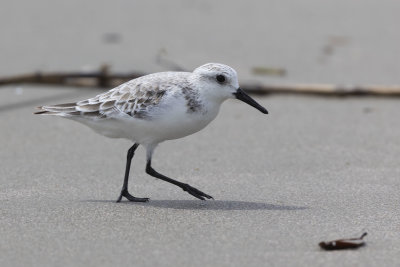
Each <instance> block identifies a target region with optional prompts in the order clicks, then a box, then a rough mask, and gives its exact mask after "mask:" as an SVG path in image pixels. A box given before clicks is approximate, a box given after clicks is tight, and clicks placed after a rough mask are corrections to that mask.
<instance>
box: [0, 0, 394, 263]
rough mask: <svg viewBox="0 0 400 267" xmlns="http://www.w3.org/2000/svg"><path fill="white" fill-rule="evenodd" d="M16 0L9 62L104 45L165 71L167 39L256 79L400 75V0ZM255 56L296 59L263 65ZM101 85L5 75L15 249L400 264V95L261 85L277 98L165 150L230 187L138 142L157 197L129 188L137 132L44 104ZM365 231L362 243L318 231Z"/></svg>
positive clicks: (72, 259)
mask: <svg viewBox="0 0 400 267" xmlns="http://www.w3.org/2000/svg"><path fill="white" fill-rule="evenodd" d="M2 6H3V7H5V8H1V9H0V25H1V26H0V27H1V33H2V39H1V40H2V41H1V42H0V55H1V58H2V63H1V64H0V74H1V76H4V75H8V74H18V73H23V72H30V71H33V70H45V71H58V70H90V69H96V68H97V67H98V66H99V64H101V63H109V64H110V65H112V67H113V69H114V70H116V71H131V70H140V71H145V72H155V71H161V70H165V69H167V67H166V66H163V65H160V64H159V63H157V61H156V57H157V54H159V53H160V51H162V50H164V51H167V57H168V58H170V59H172V60H174V61H175V62H177V63H178V64H180V65H181V66H183V67H185V68H187V69H192V68H194V67H197V66H198V65H200V64H203V63H205V62H208V61H214V62H223V63H227V64H230V65H232V66H233V67H235V68H236V69H237V70H238V72H239V78H240V80H241V81H244V82H245V81H258V82H271V83H283V82H332V83H363V84H364V83H378V84H392V83H393V84H394V83H399V69H400V66H399V65H400V63H399V62H400V59H399V55H400V53H399V52H400V51H399V50H400V45H399V44H400V39H399V38H400V37H399V34H398V29H397V25H399V22H400V21H399V20H400V19H399V17H398V16H397V13H398V8H399V2H398V1H362V2H361V1H351V2H349V1H324V3H322V2H321V1H302V2H301V3H300V2H298V1H266V2H262V3H261V2H257V1H246V2H243V3H232V2H230V1H221V2H214V1H201V2H200V1H193V2H189V3H187V2H186V1H169V2H168V3H167V2H164V1H159V2H154V1H149V2H147V3H146V4H145V3H141V4H134V3H131V2H128V1H113V2H104V3H99V2H97V1H88V2H85V3H81V2H80V1H68V3H63V4H61V3H57V4H56V3H54V2H53V1H35V2H28V1H25V2H17V1H5V2H4V3H3V4H2ZM110 34H111V35H113V36H114V37H113V38H114V40H111V42H110V40H108V41H106V39H107V37H105V36H107V35H108V36H110ZM115 36H117V37H115ZM113 38H111V39H113ZM324 51H325V52H324ZM254 66H265V67H283V68H286V69H287V70H288V75H287V76H285V77H281V78H276V77H275V78H273V77H259V76H254V75H252V73H251V68H252V67H254ZM99 92H101V91H99V90H94V89H77V88H65V87H63V88H62V87H51V86H28V85H12V86H5V87H2V88H1V90H0V122H1V138H0V147H1V149H0V159H1V168H0V184H1V186H0V237H1V238H0V265H1V266H67V265H68V266H71V265H74V266H111V265H112V266H121V265H129V266H267V265H268V266H357V265H358V266H377V265H381V266H398V265H399V262H400V259H399V252H400V251H399V250H400V241H399V240H400V234H399V219H400V215H399V212H398V209H399V189H400V183H399V180H398V179H399V173H400V169H399V156H400V155H399V151H400V142H399V136H400V127H399V126H398V118H397V114H398V113H399V110H400V106H399V103H398V99H388V98H372V97H366V98H322V97H305V96H304V97H303V96H291V95H281V96H270V97H264V98H261V97H258V98H257V100H258V101H260V102H261V103H262V104H263V105H264V106H265V107H266V108H267V109H268V110H269V111H270V114H269V115H267V116H265V115H263V114H261V113H259V112H258V111H257V110H255V109H253V108H251V107H249V106H247V105H245V104H243V103H241V102H238V101H233V100H232V101H227V102H226V103H225V104H224V105H223V107H222V110H221V112H220V115H219V116H218V117H217V119H216V120H215V121H214V122H213V123H212V124H211V125H210V126H209V127H208V128H206V129H205V130H203V131H201V132H199V133H197V134H195V135H192V136H189V137H187V138H184V139H180V140H176V141H170V142H166V143H163V144H161V145H160V147H159V148H158V149H157V151H156V154H155V158H154V167H155V168H156V170H158V171H160V172H161V173H164V174H166V175H169V176H170V177H174V178H176V179H178V180H181V181H185V182H188V183H189V184H191V185H193V186H195V187H198V188H199V189H201V190H203V191H204V192H206V193H208V194H210V195H212V196H214V198H215V199H216V200H215V201H206V202H202V201H199V200H196V199H193V198H192V197H191V196H190V195H188V194H186V193H185V192H183V191H182V190H181V189H179V188H176V187H174V186H172V185H169V184H167V183H164V182H162V181H158V180H156V179H154V178H152V177H150V176H148V175H146V174H145V173H144V165H145V159H144V151H143V149H139V150H138V152H137V153H136V156H135V158H134V161H133V171H132V175H131V186H130V189H131V192H132V193H133V194H135V195H137V196H143V197H150V198H151V201H150V202H149V203H146V204H134V203H128V202H124V203H120V204H116V203H114V201H115V200H116V198H117V197H118V193H119V190H120V187H121V184H122V179H123V177H122V176H123V171H124V166H125V153H126V150H127V149H128V148H129V146H130V145H131V144H130V142H128V141H123V140H112V139H107V138H105V137H102V136H99V135H96V134H95V133H93V132H92V131H91V130H90V129H88V128H86V127H83V126H81V125H79V124H77V123H74V122H71V121H68V120H63V119H60V118H49V117H46V118H43V117H39V116H33V115H31V113H32V111H33V107H35V106H38V105H42V104H48V103H62V102H69V101H76V100H80V99H85V98H88V97H91V96H93V95H95V94H97V93H99ZM363 231H367V232H368V233H369V235H368V236H367V237H366V241H367V244H368V245H367V246H366V247H364V248H362V249H360V250H357V251H340V252H323V251H321V250H320V249H319V247H318V245H317V244H318V242H320V241H322V240H329V239H336V238H340V237H352V236H357V235H359V234H361V233H362V232H363Z"/></svg>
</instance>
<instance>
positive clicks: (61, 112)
mask: <svg viewBox="0 0 400 267" xmlns="http://www.w3.org/2000/svg"><path fill="white" fill-rule="evenodd" d="M76 107H77V103H65V104H58V105H51V106H41V107H37V108H38V109H39V111H37V112H35V113H33V114H38V115H57V116H63V117H69V116H73V115H80V114H81V113H80V111H77V109H76Z"/></svg>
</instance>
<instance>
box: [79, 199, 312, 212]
mask: <svg viewBox="0 0 400 267" xmlns="http://www.w3.org/2000/svg"><path fill="white" fill-rule="evenodd" d="M85 202H107V203H110V202H115V201H112V200H86V201H85ZM115 204H116V205H121V204H122V205H123V204H125V205H136V206H141V207H155V208H162V209H177V210H304V209H307V208H308V207H301V206H287V205H276V204H269V203H262V202H251V201H235V200H208V201H201V200H150V201H149V202H144V203H143V202H129V201H122V202H120V203H115Z"/></svg>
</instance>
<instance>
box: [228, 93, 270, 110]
mask: <svg viewBox="0 0 400 267" xmlns="http://www.w3.org/2000/svg"><path fill="white" fill-rule="evenodd" d="M233 94H234V95H235V96H236V98H237V99H239V100H242V101H243V102H244V103H247V104H249V105H250V106H252V107H255V108H256V109H258V110H259V111H261V112H262V113H264V114H268V111H267V110H266V109H265V108H264V107H263V106H261V105H260V104H258V103H257V102H256V101H255V100H254V99H253V98H251V97H250V96H249V95H248V94H246V93H245V92H244V91H243V90H242V89H240V88H239V89H237V91H236V93H233Z"/></svg>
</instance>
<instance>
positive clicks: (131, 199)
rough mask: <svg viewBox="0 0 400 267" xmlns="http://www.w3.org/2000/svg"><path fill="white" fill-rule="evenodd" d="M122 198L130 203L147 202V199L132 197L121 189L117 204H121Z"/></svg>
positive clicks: (125, 190)
mask: <svg viewBox="0 0 400 267" xmlns="http://www.w3.org/2000/svg"><path fill="white" fill-rule="evenodd" d="M122 197H125V198H126V199H127V200H129V201H132V202H147V201H149V198H147V197H144V198H141V197H134V196H132V195H131V194H129V192H128V190H127V189H122V190H121V194H120V195H119V197H118V199H117V202H121V199H122Z"/></svg>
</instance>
